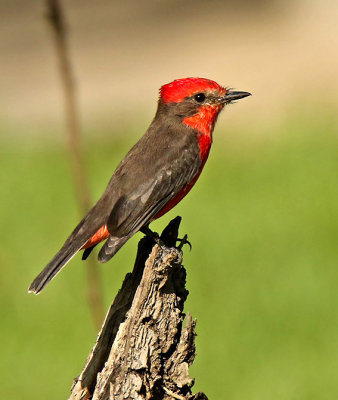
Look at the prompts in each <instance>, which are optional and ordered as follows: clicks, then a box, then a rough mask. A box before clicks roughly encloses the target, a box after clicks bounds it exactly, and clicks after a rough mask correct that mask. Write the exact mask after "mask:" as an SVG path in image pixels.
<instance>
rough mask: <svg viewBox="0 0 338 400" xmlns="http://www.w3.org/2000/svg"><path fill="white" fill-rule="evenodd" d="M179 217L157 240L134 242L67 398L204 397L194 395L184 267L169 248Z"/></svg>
mask: <svg viewBox="0 0 338 400" xmlns="http://www.w3.org/2000/svg"><path fill="white" fill-rule="evenodd" d="M180 221H181V218H180V217H177V218H175V219H174V220H172V221H171V222H170V223H169V225H168V226H167V227H166V228H165V230H164V231H163V233H162V235H161V238H160V241H159V242H158V243H156V242H155V241H154V239H151V238H149V237H144V238H143V239H141V241H140V242H139V246H138V253H137V256H136V261H135V266H134V270H133V272H132V273H129V274H127V276H126V278H125V280H124V282H123V285H122V288H121V289H120V291H119V292H118V294H117V296H116V298H115V300H114V302H113V304H112V305H111V307H110V309H109V311H108V314H107V316H106V318H105V321H104V323H103V326H102V329H101V331H100V333H99V335H98V338H97V341H96V344H95V346H94V348H93V349H92V351H91V353H90V355H89V357H88V359H87V361H86V364H85V366H84V368H83V370H82V372H81V374H80V375H79V377H78V378H76V379H75V382H74V384H73V387H72V393H71V396H70V399H71V400H75V399H76V400H80V399H81V400H88V399H92V400H107V399H116V400H120V399H121V400H122V399H131V400H134V399H135V400H136V399H137V400H145V399H181V400H183V399H187V400H192V399H194V400H197V399H207V397H206V396H205V395H204V394H203V393H198V394H195V395H193V394H192V393H191V387H192V386H193V383H194V381H193V379H191V378H190V377H189V371H188V369H189V366H190V365H191V364H192V362H193V360H194V357H195V345H194V339H195V324H196V322H195V321H193V320H192V319H191V317H190V316H189V315H188V316H187V318H186V326H185V327H183V321H184V318H185V315H184V314H183V306H184V302H185V300H186V298H187V295H188V291H187V290H186V288H185V278H186V271H185V269H184V267H183V266H182V252H181V250H180V248H176V247H174V246H175V244H176V241H177V236H178V228H179V224H180Z"/></svg>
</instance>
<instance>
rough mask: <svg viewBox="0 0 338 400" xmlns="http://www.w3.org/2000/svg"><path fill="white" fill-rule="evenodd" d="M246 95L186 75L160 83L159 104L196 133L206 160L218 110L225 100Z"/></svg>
mask: <svg viewBox="0 0 338 400" xmlns="http://www.w3.org/2000/svg"><path fill="white" fill-rule="evenodd" d="M246 96H250V93H247V92H234V91H232V90H230V89H226V88H224V87H223V86H220V85H219V84H218V83H216V82H215V81H212V80H210V79H205V78H185V79H176V80H175V81H173V82H170V83H167V84H166V85H163V86H162V87H161V89H160V99H159V104H160V106H161V110H162V111H163V108H165V109H167V110H168V113H169V114H170V115H171V116H175V117H177V118H182V123H183V124H184V125H186V126H189V127H190V128H192V129H193V130H194V131H195V132H196V133H197V135H198V140H199V145H200V150H201V159H203V160H206V158H207V156H208V153H209V149H210V146H211V142H212V132H213V129H214V126H215V123H216V120H217V117H218V114H219V113H220V111H221V110H222V109H223V108H224V106H225V105H226V104H230V103H231V102H233V101H234V100H239V99H242V98H244V97H246Z"/></svg>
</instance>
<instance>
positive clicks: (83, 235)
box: [28, 198, 107, 294]
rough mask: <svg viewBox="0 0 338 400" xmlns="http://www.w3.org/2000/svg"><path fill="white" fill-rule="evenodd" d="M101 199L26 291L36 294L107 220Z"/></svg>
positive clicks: (102, 199)
mask: <svg viewBox="0 0 338 400" xmlns="http://www.w3.org/2000/svg"><path fill="white" fill-rule="evenodd" d="M104 200H105V199H104V198H101V199H100V200H99V201H98V202H97V203H96V205H95V206H94V207H93V208H92V209H91V210H90V211H89V212H88V214H87V215H86V216H85V217H84V218H83V219H82V221H81V222H80V223H79V224H78V225H77V227H76V228H75V229H74V231H73V232H72V233H71V235H70V236H69V237H68V239H67V240H66V242H65V244H64V245H63V246H62V248H61V249H60V251H59V252H58V253H57V254H56V255H55V256H54V257H53V259H52V260H51V261H50V262H49V263H48V264H47V265H46V266H45V268H44V269H43V270H42V271H41V272H40V274H39V275H38V276H37V277H36V278H35V279H34V281H33V282H32V283H31V285H30V287H29V289H28V291H29V292H33V293H35V294H38V293H39V292H41V290H42V289H43V288H44V287H45V286H46V285H47V283H48V282H49V281H50V280H52V279H53V278H54V276H55V275H56V274H57V273H58V272H59V271H60V270H61V269H62V268H63V267H64V266H65V265H66V264H67V263H68V261H69V260H70V259H71V258H73V257H74V256H75V254H76V253H77V252H78V251H79V250H80V249H81V248H82V247H83V245H84V244H85V243H86V242H87V241H88V239H90V238H91V237H92V236H93V235H94V233H96V232H97V230H98V229H99V228H101V226H102V225H104V224H105V221H106V220H107V212H106V213H105V212H104V208H103V210H102V202H103V201H104Z"/></svg>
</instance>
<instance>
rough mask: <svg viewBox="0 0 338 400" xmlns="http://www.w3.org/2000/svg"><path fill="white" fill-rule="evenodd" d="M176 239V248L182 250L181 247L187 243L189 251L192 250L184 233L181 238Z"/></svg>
mask: <svg viewBox="0 0 338 400" xmlns="http://www.w3.org/2000/svg"><path fill="white" fill-rule="evenodd" d="M176 240H177V241H178V242H180V244H179V245H178V246H177V248H178V249H179V250H182V247H183V246H184V245H185V244H188V245H189V248H190V251H191V250H192V245H191V243H190V242H189V240H188V235H184V236H183V238H182V239H180V238H177V239H176Z"/></svg>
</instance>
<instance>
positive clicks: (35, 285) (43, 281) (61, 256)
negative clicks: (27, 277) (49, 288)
mask: <svg viewBox="0 0 338 400" xmlns="http://www.w3.org/2000/svg"><path fill="white" fill-rule="evenodd" d="M79 250H80V249H79V248H78V249H74V248H69V247H68V249H64V248H62V249H61V250H60V251H59V252H58V253H57V254H56V255H55V257H54V258H53V259H52V260H51V261H50V262H49V263H48V264H47V265H46V266H45V268H44V269H43V270H42V271H41V272H40V273H39V275H38V276H37V277H36V278H35V279H34V281H33V282H32V283H31V285H30V287H29V289H28V292H32V293H35V294H38V293H40V292H41V290H42V289H43V288H44V287H45V286H46V285H47V283H48V282H49V281H51V280H52V279H53V278H54V276H55V275H56V274H57V273H58V272H60V271H61V269H62V268H63V267H64V266H65V265H66V264H67V263H68V261H69V260H70V259H71V258H73V257H74V256H75V254H76V253H77V252H78V251H79Z"/></svg>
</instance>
